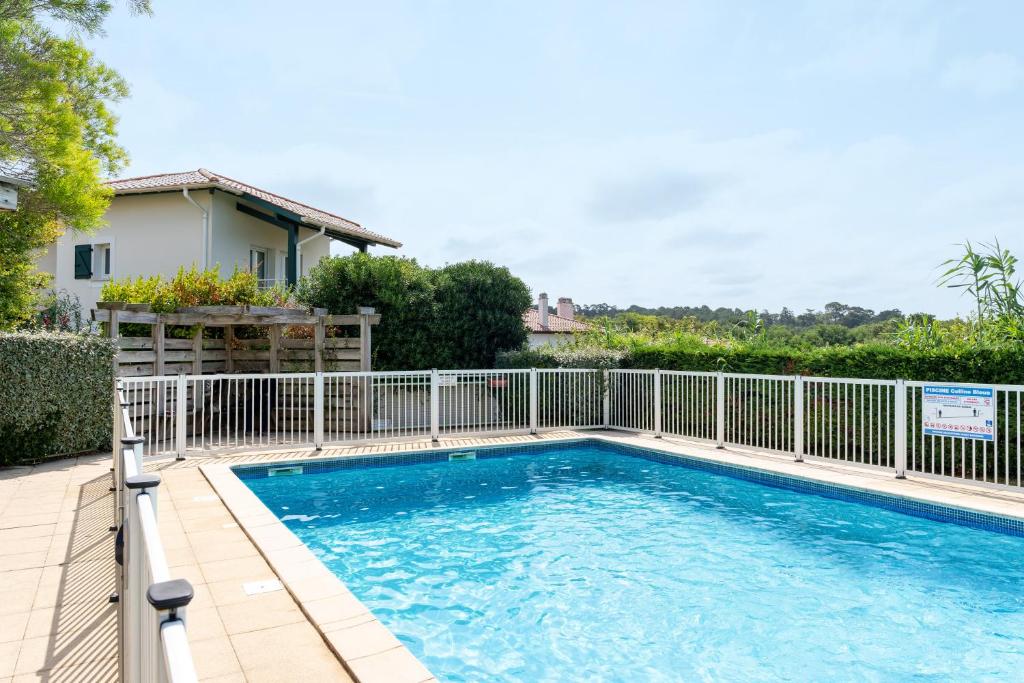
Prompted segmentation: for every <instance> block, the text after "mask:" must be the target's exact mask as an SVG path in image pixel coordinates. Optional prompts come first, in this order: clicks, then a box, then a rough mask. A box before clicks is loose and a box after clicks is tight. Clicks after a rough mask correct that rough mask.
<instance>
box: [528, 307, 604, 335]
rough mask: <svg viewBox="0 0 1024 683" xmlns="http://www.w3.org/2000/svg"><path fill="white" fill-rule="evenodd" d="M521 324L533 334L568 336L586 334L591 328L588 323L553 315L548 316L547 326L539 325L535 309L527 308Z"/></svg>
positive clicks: (538, 314) (538, 316)
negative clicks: (576, 333)
mask: <svg viewBox="0 0 1024 683" xmlns="http://www.w3.org/2000/svg"><path fill="white" fill-rule="evenodd" d="M523 323H525V324H526V328H527V329H528V330H530V332H531V333H533V334H569V333H572V332H586V331H587V330H589V329H590V328H591V325H590V323H585V322H582V321H580V320H573V319H572V318H563V317H561V316H559V315H554V314H553V313H549V314H548V326H547V327H542V326H541V324H540V313H538V312H537V309H536V308H528V309H526V312H525V313H523Z"/></svg>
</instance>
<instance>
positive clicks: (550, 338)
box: [526, 332, 572, 349]
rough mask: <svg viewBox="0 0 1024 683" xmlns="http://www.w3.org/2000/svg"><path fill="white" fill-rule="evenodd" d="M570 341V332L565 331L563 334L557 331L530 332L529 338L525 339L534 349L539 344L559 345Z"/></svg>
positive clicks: (539, 345)
mask: <svg viewBox="0 0 1024 683" xmlns="http://www.w3.org/2000/svg"><path fill="white" fill-rule="evenodd" d="M571 341H572V333H569V332H566V333H564V334H561V333H557V332H546V333H544V334H535V333H533V332H531V333H530V338H529V339H528V340H527V342H526V343H527V344H528V345H529V347H530V348H531V349H536V348H538V347H541V346H561V345H563V344H568V343H569V342H571Z"/></svg>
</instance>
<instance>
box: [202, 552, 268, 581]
mask: <svg viewBox="0 0 1024 683" xmlns="http://www.w3.org/2000/svg"><path fill="white" fill-rule="evenodd" d="M201 571H202V573H203V577H204V578H205V579H206V582H207V583H216V582H218V581H231V580H237V581H242V582H248V581H263V580H265V579H272V578H274V577H275V574H274V572H273V570H272V569H271V568H270V565H268V564H267V562H266V560H264V559H263V558H262V557H260V556H258V555H254V556H252V557H244V558H241V559H234V560H218V561H216V562H205V563H203V565H202V567H201Z"/></svg>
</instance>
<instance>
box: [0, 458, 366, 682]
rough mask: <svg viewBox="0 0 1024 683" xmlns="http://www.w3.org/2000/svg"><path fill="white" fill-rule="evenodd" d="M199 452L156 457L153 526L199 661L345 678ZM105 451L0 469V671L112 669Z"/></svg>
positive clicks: (287, 677) (45, 674) (105, 673)
mask: <svg viewBox="0 0 1024 683" xmlns="http://www.w3.org/2000/svg"><path fill="white" fill-rule="evenodd" d="M198 462H199V461H198V460H196V461H194V462H193V461H185V462H184V463H174V464H176V465H177V466H176V467H170V468H168V469H164V468H165V467H167V466H168V465H167V464H163V465H162V464H159V463H158V464H156V465H155V466H153V467H147V469H157V470H160V474H161V477H162V479H163V482H162V484H161V486H160V487H159V489H158V490H157V493H158V503H157V507H158V518H159V523H160V533H161V538H162V540H163V542H164V547H165V549H166V552H167V560H168V564H169V565H170V566H171V568H172V569H171V574H172V575H173V576H175V577H183V578H187V579H188V580H189V581H191V582H192V584H193V586H194V587H195V598H194V599H193V601H192V604H191V605H190V606H189V608H188V610H187V615H186V619H187V622H188V633H189V642H190V644H191V647H192V653H193V658H194V659H195V662H196V668H197V673H198V674H199V677H200V678H201V679H202V680H209V681H225V682H226V681H275V682H277V681H304V682H308V681H341V682H343V683H344V682H347V681H351V678H350V677H349V676H348V674H347V673H346V672H345V670H344V669H343V668H342V666H341V664H340V663H339V662H338V660H337V658H336V657H335V656H334V653H333V652H331V650H330V649H329V648H328V647H327V645H326V643H325V642H324V641H323V639H322V638H321V637H320V634H319V633H318V632H317V631H316V630H315V629H314V628H313V627H312V626H311V625H310V624H309V622H308V621H307V620H306V617H305V615H304V614H303V613H302V612H301V611H300V610H299V608H298V606H297V605H296V604H295V602H294V601H293V600H292V598H291V596H290V595H289V594H288V593H287V592H286V591H284V590H276V591H272V592H268V593H259V594H256V595H252V596H250V595H247V594H246V592H245V591H244V590H243V587H242V586H243V584H245V583H247V582H250V581H261V580H267V579H274V578H275V576H274V573H273V572H272V571H271V570H270V567H268V566H267V564H266V562H264V561H263V558H262V557H261V556H260V555H259V553H258V552H257V550H256V548H255V547H254V546H253V545H252V543H251V542H250V541H249V539H248V538H247V537H246V536H245V534H243V533H242V532H241V530H239V529H238V527H237V525H236V524H235V523H234V520H233V518H232V517H231V515H230V514H229V513H228V511H227V510H226V509H225V508H224V506H223V505H222V504H221V502H220V499H219V498H218V497H217V496H216V495H215V494H214V492H213V489H211V488H210V486H209V485H208V484H207V483H206V479H205V478H204V477H203V475H202V474H201V473H200V471H199V470H198V468H197V467H196V465H198ZM109 487H110V456H109V455H107V456H88V457H80V458H74V459H67V460H59V461H55V462H51V463H47V464H44V465H38V466H35V467H16V468H10V469H4V470H0V683H21V682H22V681H51V682H54V683H57V682H60V681H74V682H75V683H85V682H89V681H115V680H117V632H116V608H115V606H114V605H112V604H110V603H109V602H108V600H107V596H108V595H109V594H110V593H111V591H113V590H114V567H115V565H114V559H113V554H114V553H113V542H114V541H113V538H114V536H113V534H112V533H111V532H110V530H109V526H110V521H111V518H112V509H111V505H112V501H113V496H112V494H111V493H110V492H109Z"/></svg>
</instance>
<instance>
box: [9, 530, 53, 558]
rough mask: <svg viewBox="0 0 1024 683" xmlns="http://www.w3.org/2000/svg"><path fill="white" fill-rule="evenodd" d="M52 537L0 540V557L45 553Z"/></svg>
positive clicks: (41, 536)
mask: <svg viewBox="0 0 1024 683" xmlns="http://www.w3.org/2000/svg"><path fill="white" fill-rule="evenodd" d="M50 543H52V536H49V535H40V536H34V537H29V538H16V539H15V538H12V539H8V540H0V557H6V556H8V555H20V554H22V553H33V552H40V551H43V552H45V551H47V550H49V549H50Z"/></svg>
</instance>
